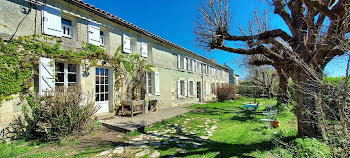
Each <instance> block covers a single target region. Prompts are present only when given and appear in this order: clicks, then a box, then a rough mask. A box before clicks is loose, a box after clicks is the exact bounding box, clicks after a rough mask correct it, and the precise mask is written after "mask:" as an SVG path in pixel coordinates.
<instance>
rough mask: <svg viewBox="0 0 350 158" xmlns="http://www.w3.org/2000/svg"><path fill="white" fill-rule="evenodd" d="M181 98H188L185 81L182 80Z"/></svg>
mask: <svg viewBox="0 0 350 158" xmlns="http://www.w3.org/2000/svg"><path fill="white" fill-rule="evenodd" d="M180 88H181V89H180V96H182V97H185V96H186V94H185V93H186V92H185V81H184V80H180Z"/></svg>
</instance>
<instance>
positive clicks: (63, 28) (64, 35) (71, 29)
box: [61, 17, 74, 38]
mask: <svg viewBox="0 0 350 158" xmlns="http://www.w3.org/2000/svg"><path fill="white" fill-rule="evenodd" d="M62 20H67V21H70V24H71V26H69V25H66V24H63V23H62ZM61 28H62V37H67V38H73V34H74V27H73V20H71V19H68V18H64V17H62V18H61ZM66 30H68V31H66ZM65 32H69V33H70V34H65Z"/></svg>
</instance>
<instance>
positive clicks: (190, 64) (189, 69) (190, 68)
mask: <svg viewBox="0 0 350 158" xmlns="http://www.w3.org/2000/svg"><path fill="white" fill-rule="evenodd" d="M187 70H188V71H192V59H188V64H187Z"/></svg>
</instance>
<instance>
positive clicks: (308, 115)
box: [293, 70, 322, 138]
mask: <svg viewBox="0 0 350 158" xmlns="http://www.w3.org/2000/svg"><path fill="white" fill-rule="evenodd" d="M293 81H294V82H295V93H296V103H297V104H296V116H297V124H298V136H299V137H302V136H308V137H319V138H321V137H322V128H321V124H320V120H319V119H320V113H319V112H318V109H319V108H318V106H320V105H319V104H318V103H319V102H318V99H317V98H318V95H319V90H320V83H319V82H318V81H317V80H316V79H315V78H312V77H311V76H310V74H308V73H306V72H304V71H302V70H301V71H300V70H299V72H296V71H295V72H294V77H293Z"/></svg>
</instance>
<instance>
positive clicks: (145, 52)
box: [141, 42, 148, 58]
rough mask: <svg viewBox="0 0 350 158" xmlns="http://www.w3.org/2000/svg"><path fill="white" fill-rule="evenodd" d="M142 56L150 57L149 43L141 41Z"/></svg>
mask: <svg viewBox="0 0 350 158" xmlns="http://www.w3.org/2000/svg"><path fill="white" fill-rule="evenodd" d="M141 56H143V57H146V58H147V57H148V45H147V43H144V42H141Z"/></svg>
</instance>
